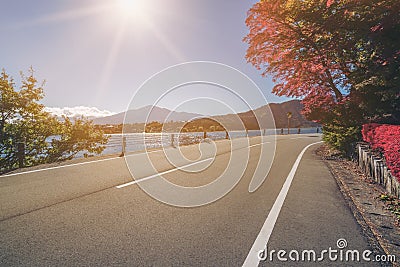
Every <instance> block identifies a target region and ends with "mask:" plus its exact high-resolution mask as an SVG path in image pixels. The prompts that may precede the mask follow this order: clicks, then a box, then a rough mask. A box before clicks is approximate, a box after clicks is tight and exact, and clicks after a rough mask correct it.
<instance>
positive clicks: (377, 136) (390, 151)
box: [362, 123, 400, 181]
mask: <svg viewBox="0 0 400 267" xmlns="http://www.w3.org/2000/svg"><path fill="white" fill-rule="evenodd" d="M362 136H363V139H364V141H365V142H368V143H370V144H371V147H372V148H373V149H375V150H379V151H380V152H382V153H383V155H384V156H385V159H386V164H387V166H388V168H389V169H390V171H391V173H392V174H393V175H394V176H396V177H397V179H399V181H400V125H386V124H376V123H370V124H364V125H363V129H362Z"/></svg>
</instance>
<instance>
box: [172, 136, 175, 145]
mask: <svg viewBox="0 0 400 267" xmlns="http://www.w3.org/2000/svg"><path fill="white" fill-rule="evenodd" d="M174 141H175V135H174V134H171V146H172V147H175V144H174Z"/></svg>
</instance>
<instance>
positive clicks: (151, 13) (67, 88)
mask: <svg viewBox="0 0 400 267" xmlns="http://www.w3.org/2000/svg"><path fill="white" fill-rule="evenodd" d="M118 1H124V0H34V1H32V0H12V1H5V2H4V3H2V6H1V9H0V34H1V39H2V41H1V49H0V58H1V65H0V67H1V68H5V69H6V71H7V72H8V73H10V74H11V75H12V76H14V77H15V78H17V76H18V72H19V71H20V70H24V71H25V70H27V69H28V68H29V66H33V67H34V69H35V70H36V74H37V77H38V78H39V79H46V81H47V83H46V86H45V94H46V96H45V99H44V100H43V103H44V104H45V105H46V106H50V107H72V106H80V105H81V106H89V107H92V106H94V107H98V108H100V109H106V110H110V111H113V112H120V111H123V110H124V109H125V108H126V107H127V105H128V104H129V100H130V98H131V97H132V95H133V93H134V92H135V90H137V88H138V87H139V86H140V85H141V84H142V83H143V82H144V81H145V80H146V79H147V78H149V77H150V76H151V75H153V74H155V73H157V72H159V71H161V70H162V69H164V68H166V67H169V66H171V65H175V64H178V63H183V62H186V61H194V60H201V61H203V60H204V61H216V62H220V63H224V64H227V65H230V66H232V67H234V68H237V69H239V70H240V71H242V72H244V73H245V74H247V75H248V76H249V77H250V78H251V79H253V80H254V81H255V82H256V84H257V85H258V86H259V87H260V88H261V89H262V91H263V93H264V95H265V96H266V98H267V100H268V101H269V102H282V101H286V100H288V99H287V98H278V97H276V96H274V95H272V93H271V89H272V86H273V84H272V82H271V80H270V79H268V78H262V77H261V76H260V73H259V72H258V71H257V70H255V68H254V67H253V66H251V65H250V64H248V63H246V60H245V58H244V56H245V51H246V44H245V43H243V42H242V39H243V37H244V36H245V35H246V33H247V28H246V26H245V22H244V21H245V18H246V12H247V10H248V9H249V8H250V7H251V6H252V5H253V4H254V3H255V2H256V1H254V0H252V1H242V0H131V1H132V2H131V4H132V6H129V3H128V5H127V6H123V9H121V6H119V4H117V2H118ZM127 1H129V0H127ZM146 104H147V103H143V105H146ZM205 113H212V111H210V110H207V112H205Z"/></svg>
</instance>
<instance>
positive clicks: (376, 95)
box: [244, 0, 400, 155]
mask: <svg viewBox="0 0 400 267" xmlns="http://www.w3.org/2000/svg"><path fill="white" fill-rule="evenodd" d="M246 24H247V26H248V28H249V30H250V31H249V33H248V35H247V36H246V37H245V38H244V41H245V42H247V44H248V50H247V55H246V58H247V60H248V62H250V63H251V64H253V65H254V66H255V67H256V68H258V69H260V70H261V71H262V73H263V75H265V76H266V75H272V76H273V78H274V82H275V83H276V85H275V86H274V88H273V92H274V93H275V94H277V95H279V96H289V97H297V98H301V99H302V102H303V104H304V111H303V112H304V114H305V115H306V117H307V118H308V119H310V120H313V121H315V122H318V123H320V124H322V125H323V133H324V136H323V138H324V140H325V141H326V142H327V143H328V144H329V145H331V146H332V147H334V148H336V149H339V150H340V151H341V152H342V153H343V154H347V155H351V154H352V153H353V152H354V147H355V144H356V142H358V141H361V140H362V135H361V128H362V125H363V124H365V123H371V122H375V123H386V124H400V46H399V44H400V2H399V1H398V0H371V1H361V0H340V1H339V0H327V1H324V0H323V1H321V0H305V1H297V0H289V1H287V0H262V1H260V2H259V3H256V4H255V5H254V6H253V7H252V8H251V9H250V10H249V12H248V18H247V20H246Z"/></svg>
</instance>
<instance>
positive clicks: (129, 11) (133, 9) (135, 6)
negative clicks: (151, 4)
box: [116, 0, 146, 17]
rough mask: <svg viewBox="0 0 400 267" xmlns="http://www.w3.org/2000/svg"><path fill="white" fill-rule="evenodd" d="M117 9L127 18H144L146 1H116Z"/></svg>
mask: <svg viewBox="0 0 400 267" xmlns="http://www.w3.org/2000/svg"><path fill="white" fill-rule="evenodd" d="M116 1H117V7H118V9H119V11H120V12H121V14H122V15H124V16H126V17H142V16H143V15H144V13H145V12H146V4H145V3H146V0H116Z"/></svg>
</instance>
